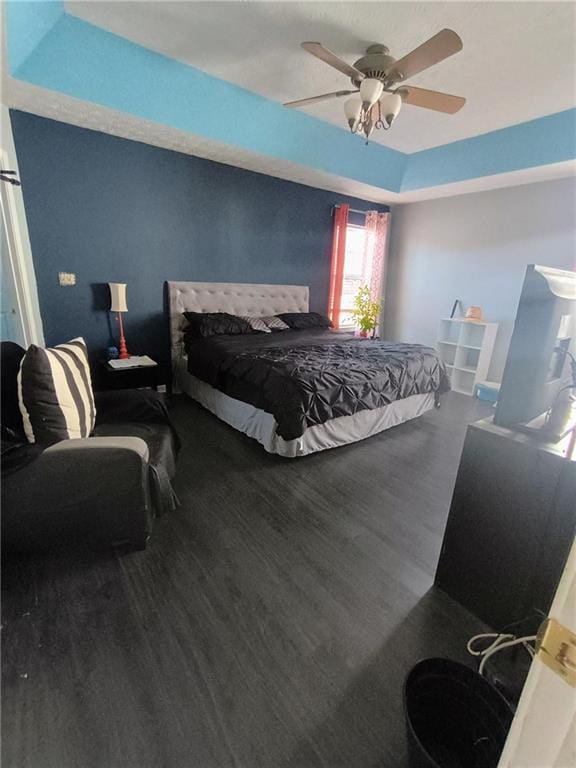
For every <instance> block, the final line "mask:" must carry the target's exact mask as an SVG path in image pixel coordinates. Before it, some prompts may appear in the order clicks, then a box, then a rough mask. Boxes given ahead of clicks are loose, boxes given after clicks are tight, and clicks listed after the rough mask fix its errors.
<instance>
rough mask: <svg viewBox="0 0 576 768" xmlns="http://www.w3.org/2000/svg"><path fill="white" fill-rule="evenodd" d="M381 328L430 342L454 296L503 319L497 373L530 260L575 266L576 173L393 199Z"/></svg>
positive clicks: (388, 334) (495, 375)
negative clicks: (433, 196) (498, 186)
mask: <svg viewBox="0 0 576 768" xmlns="http://www.w3.org/2000/svg"><path fill="white" fill-rule="evenodd" d="M391 222H392V226H391V233H390V249H389V262H388V278H387V286H386V297H385V310H384V328H383V335H384V337H385V338H387V339H391V340H395V341H407V342H418V343H422V344H431V345H433V344H434V342H435V340H436V333H437V328H438V319H439V318H440V317H448V316H449V314H450V310H451V308H452V304H453V303H454V300H455V299H461V301H462V302H463V303H464V305H465V306H469V305H471V304H477V305H480V306H481V307H482V310H483V313H484V316H485V318H486V319H487V320H491V321H494V322H498V323H500V329H499V334H498V339H497V341H496V348H495V350H494V357H493V359H492V366H491V370H490V374H489V376H490V378H491V379H494V380H500V378H501V376H502V372H503V369H504V363H505V361H506V354H507V352H508V345H509V343H510V336H511V334H512V329H513V326H514V317H515V315H516V308H517V306H518V299H519V296H520V290H521V287H522V281H523V276H524V271H525V268H526V265H527V264H544V265H547V266H552V267H558V268H560V269H572V270H576V179H574V178H569V179H559V180H556V181H548V182H541V183H538V184H530V185H527V186H524V187H511V188H508V189H498V190H491V191H489V192H479V193H476V194H469V195H461V196H459V197H451V198H444V199H440V200H429V201H426V202H422V203H410V204H407V205H401V206H396V207H394V208H393V210H392V216H391Z"/></svg>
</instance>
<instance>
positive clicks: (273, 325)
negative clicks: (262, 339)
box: [260, 315, 290, 331]
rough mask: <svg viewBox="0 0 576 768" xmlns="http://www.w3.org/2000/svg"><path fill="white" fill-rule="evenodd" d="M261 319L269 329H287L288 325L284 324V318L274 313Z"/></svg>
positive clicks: (288, 328)
mask: <svg viewBox="0 0 576 768" xmlns="http://www.w3.org/2000/svg"><path fill="white" fill-rule="evenodd" d="M260 320H262V321H263V322H264V323H266V325H267V326H268V328H270V330H271V331H289V330H290V326H289V325H286V323H285V322H284V320H280V318H279V317H276V315H268V316H267V317H261V318H260Z"/></svg>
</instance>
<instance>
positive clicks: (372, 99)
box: [360, 77, 384, 112]
mask: <svg viewBox="0 0 576 768" xmlns="http://www.w3.org/2000/svg"><path fill="white" fill-rule="evenodd" d="M383 89H384V86H383V85H382V83H381V82H380V80H376V78H374V77H367V78H365V79H364V80H362V82H361V84H360V98H361V100H362V109H363V110H364V111H365V112H368V111H369V110H370V109H372V107H373V106H374V104H376V102H377V101H378V99H379V98H380V96H382V91H383Z"/></svg>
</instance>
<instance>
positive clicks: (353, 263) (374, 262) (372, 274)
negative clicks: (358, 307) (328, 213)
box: [328, 204, 389, 328]
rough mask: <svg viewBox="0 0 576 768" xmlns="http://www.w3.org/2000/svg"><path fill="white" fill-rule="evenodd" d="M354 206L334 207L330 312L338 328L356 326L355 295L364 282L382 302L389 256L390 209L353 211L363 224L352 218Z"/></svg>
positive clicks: (375, 299) (374, 297) (374, 296)
mask: <svg viewBox="0 0 576 768" xmlns="http://www.w3.org/2000/svg"><path fill="white" fill-rule="evenodd" d="M349 212H350V207H349V206H348V205H346V204H343V205H338V206H336V207H335V209H334V228H333V236H332V261H331V265H330V291H329V295H328V316H329V317H330V319H331V320H332V323H333V325H334V327H335V328H354V327H355V326H356V320H355V318H354V315H353V314H352V313H353V311H354V299H355V298H356V294H357V293H358V289H359V288H360V287H361V286H364V285H365V286H367V288H368V290H369V293H370V296H371V298H372V299H373V300H374V301H376V302H378V303H380V301H381V297H382V288H383V285H382V280H383V272H384V261H385V256H386V235H387V231H388V219H389V214H388V213H380V212H378V211H366V212H365V213H364V212H363V211H353V213H354V214H355V215H356V216H355V218H356V221H358V218H359V217H358V214H362V218H360V220H361V221H363V226H362V225H360V224H358V223H356V222H354V223H352V222H351V221H349V218H348V214H349Z"/></svg>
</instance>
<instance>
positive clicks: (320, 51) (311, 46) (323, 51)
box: [300, 43, 364, 80]
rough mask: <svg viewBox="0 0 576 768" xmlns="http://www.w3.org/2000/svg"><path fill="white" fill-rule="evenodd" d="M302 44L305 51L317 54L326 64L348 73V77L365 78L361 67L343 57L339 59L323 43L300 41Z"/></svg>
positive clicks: (313, 54)
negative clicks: (356, 66)
mask: <svg viewBox="0 0 576 768" xmlns="http://www.w3.org/2000/svg"><path fill="white" fill-rule="evenodd" d="M300 45H301V47H302V48H304V50H305V51H308V53H311V54H312V56H316V58H317V59H320V60H321V61H323V62H325V63H326V64H329V65H330V66H331V67H334V69H337V70H338V71H339V72H342V73H343V74H345V75H348V77H351V78H353V79H354V80H363V79H364V74H363V73H362V72H360V70H359V69H356V68H355V67H353V66H352V65H351V64H348V63H347V62H345V61H343V60H342V59H339V58H338V56H336V54H335V53H332V51H329V50H328V48H324V46H323V45H322V43H300Z"/></svg>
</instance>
